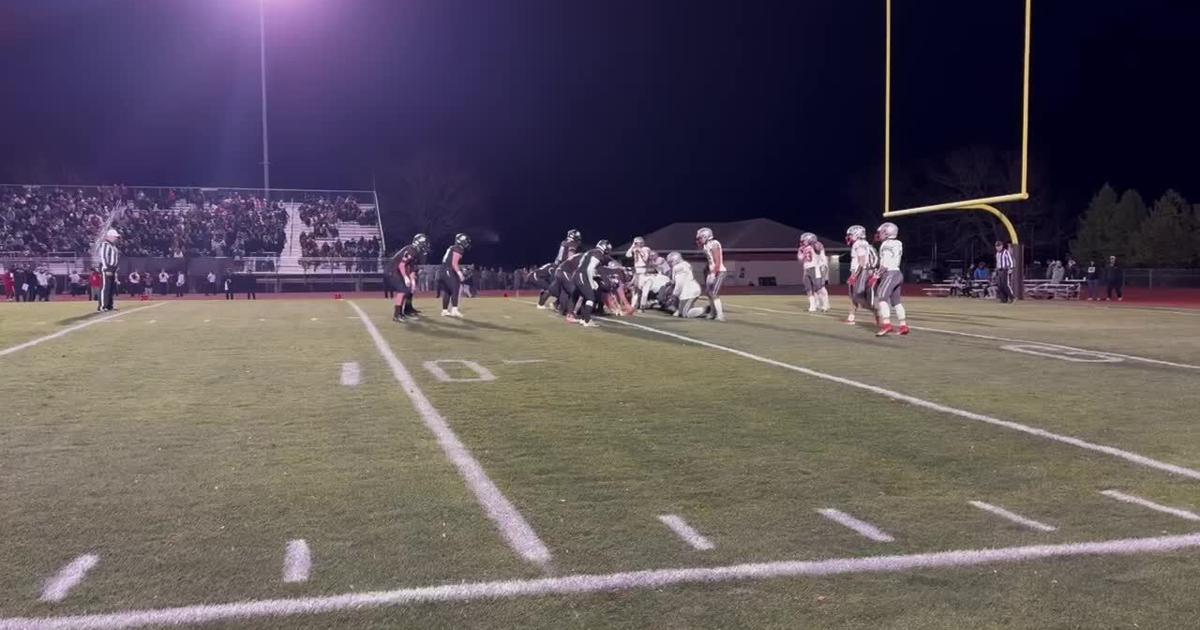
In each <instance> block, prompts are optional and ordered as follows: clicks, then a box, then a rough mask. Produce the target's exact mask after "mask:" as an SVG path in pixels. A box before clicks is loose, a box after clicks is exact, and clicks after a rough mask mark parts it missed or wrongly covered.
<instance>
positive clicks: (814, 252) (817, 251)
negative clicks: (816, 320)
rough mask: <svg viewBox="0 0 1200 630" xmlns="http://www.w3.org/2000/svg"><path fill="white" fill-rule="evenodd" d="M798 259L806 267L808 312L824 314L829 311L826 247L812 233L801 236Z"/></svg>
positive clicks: (805, 287)
mask: <svg viewBox="0 0 1200 630" xmlns="http://www.w3.org/2000/svg"><path fill="white" fill-rule="evenodd" d="M796 259H797V260H799V261H800V263H801V265H803V267H804V289H805V292H806V293H808V312H809V313H816V312H817V311H820V312H822V313H825V312H828V311H829V289H828V287H827V286H826V284H827V283H828V280H829V258H828V257H827V256H826V255H825V246H824V245H822V244H821V241H820V240H819V239H817V235H816V234H813V233H812V232H805V233H804V234H801V235H800V248H799V249H798V250H796Z"/></svg>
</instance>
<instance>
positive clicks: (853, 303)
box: [846, 225, 879, 324]
mask: <svg viewBox="0 0 1200 630" xmlns="http://www.w3.org/2000/svg"><path fill="white" fill-rule="evenodd" d="M846 244H847V245H849V246H850V280H849V282H848V283H847V286H848V287H849V291H850V314H849V315H847V316H846V323H847V324H854V316H855V314H856V313H857V312H858V309H859V308H860V307H861V308H866V309H873V306H874V300H873V299H872V298H873V296H872V294H871V291H870V289H869V288H868V286H867V284H868V281H869V280H870V277H871V275H872V274H874V273H875V267H876V266H878V265H879V254H878V253H876V251H875V248H874V247H872V246H871V243H869V242H868V240H867V228H865V227H863V226H861V225H851V226H850V227H848V228H846Z"/></svg>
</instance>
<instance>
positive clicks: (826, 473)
mask: <svg viewBox="0 0 1200 630" xmlns="http://www.w3.org/2000/svg"><path fill="white" fill-rule="evenodd" d="M530 299H531V298H528V297H522V298H519V299H518V298H479V299H472V300H466V301H465V302H464V304H463V312H464V314H465V315H466V318H465V319H463V320H454V319H446V318H441V317H438V316H437V314H436V310H435V307H434V303H433V300H431V299H418V307H423V308H425V313H426V316H425V317H424V318H423V319H422V320H421V321H416V322H408V323H405V324H396V323H393V322H391V321H390V315H391V310H392V309H391V304H390V302H388V301H385V300H382V299H380V298H378V297H374V296H369V297H367V296H359V297H354V298H352V299H350V300H346V301H334V300H316V299H307V300H261V301H257V302H246V301H240V300H239V301H234V302H225V301H180V302H170V301H168V302H151V303H129V302H127V303H125V304H122V305H120V306H121V309H122V310H120V311H119V312H117V313H116V314H114V315H106V316H99V315H93V314H91V313H90V312H89V311H90V310H91V309H90V307H89V305H88V304H86V303H78V302H76V303H51V304H0V409H2V410H3V411H0V504H2V506H3V507H2V509H0V532H2V533H3V544H0V567H3V570H2V571H0V629H5V628H125V627H140V626H146V627H162V626H171V625H202V626H204V627H218V628H243V627H253V628H280V629H282V628H356V629H357V628H396V627H411V628H430V627H438V628H514V627H523V628H524V627H536V628H597V627H622V628H651V627H652V628H697V627H703V628H733V627H755V628H762V627H771V628H817V627H819V628H945V629H961V628H1138V627H1140V628H1187V627H1200V625H1198V624H1200V622H1197V621H1196V620H1197V619H1200V598H1197V593H1200V430H1197V427H1198V424H1197V423H1198V421H1200V412H1198V411H1197V410H1200V335H1197V334H1196V332H1197V330H1200V310H1197V311H1188V310H1156V309H1146V308H1131V307H1124V308H1116V307H1114V308H1107V307H1103V306H1094V307H1093V306H1089V305H1087V304H1078V303H1069V304H1063V303H1054V302H1023V303H1019V304H1015V305H1011V306H1006V305H1000V304H996V303H994V302H991V301H978V300H969V299H910V300H908V301H907V305H908V312H909V317H910V324H911V325H912V326H913V327H914V330H913V334H911V335H910V336H907V337H887V338H883V339H877V338H875V337H874V336H873V332H874V330H873V327H871V326H868V325H866V324H862V325H859V326H847V325H845V324H843V323H842V322H841V321H840V319H841V317H842V316H844V312H845V299H840V300H839V299H835V300H834V311H835V313H836V315H832V314H831V315H828V316H822V315H810V314H808V313H806V312H805V308H806V306H805V301H804V298H802V297H787V296H778V297H757V296H756V297H739V296H731V297H729V298H728V299H727V301H726V302H727V305H728V309H727V310H728V317H729V321H728V322H726V323H717V322H711V321H707V320H680V319H674V318H670V317H667V316H665V315H658V314H653V313H651V314H647V315H643V316H637V317H632V318H602V319H600V320H599V321H600V327H599V328H597V329H584V328H581V327H578V326H569V325H567V324H565V323H564V322H563V321H562V320H561V319H559V318H557V317H554V316H552V315H550V314H548V312H546V311H539V310H537V309H535V308H534V307H533V305H532V304H531V303H530ZM865 319H869V317H868V318H865Z"/></svg>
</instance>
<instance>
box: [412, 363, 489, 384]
mask: <svg viewBox="0 0 1200 630" xmlns="http://www.w3.org/2000/svg"><path fill="white" fill-rule="evenodd" d="M443 363H457V364H459V365H461V366H463V367H465V368H467V369H468V370H471V371H472V372H474V373H475V378H454V377H453V376H450V375H449V374H447V373H446V370H443V369H442V364H443ZM422 366H423V367H424V368H425V369H426V370H428V371H429V373H430V374H432V375H433V377H434V378H436V379H437V380H439V381H441V382H443V383H486V382H489V381H494V380H496V375H495V374H492V371H491V370H489V369H487V368H485V367H483V366H482V365H479V364H478V363H476V362H474V361H464V360H462V359H438V360H436V361H426V362H425V363H423V364H422Z"/></svg>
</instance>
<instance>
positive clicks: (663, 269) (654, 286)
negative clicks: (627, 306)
mask: <svg viewBox="0 0 1200 630" xmlns="http://www.w3.org/2000/svg"><path fill="white" fill-rule="evenodd" d="M651 264H652V265H653V271H654V272H655V273H648V274H646V277H645V278H643V279H642V287H641V289H639V290H638V295H637V305H638V310H639V311H641V312H642V313H645V312H646V305H647V304H649V303H650V296H651V294H654V295H657V296H658V301H659V303H660V304H663V303H665V302H666V300H665V299H663V296H662V293H661V292H662V290H663V289H665V288H666V287H667V285H668V284H671V276H670V274H671V267H670V265H668V264H667V260H666V259H665V258H663V257H662V256H656V257H655V258H654V260H653V261H652V262H651Z"/></svg>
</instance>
